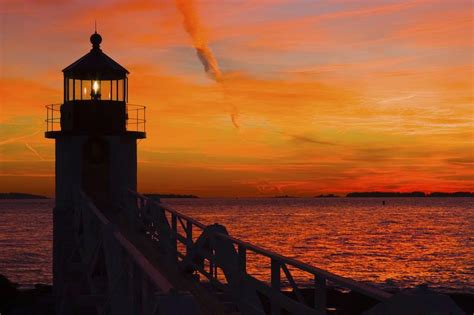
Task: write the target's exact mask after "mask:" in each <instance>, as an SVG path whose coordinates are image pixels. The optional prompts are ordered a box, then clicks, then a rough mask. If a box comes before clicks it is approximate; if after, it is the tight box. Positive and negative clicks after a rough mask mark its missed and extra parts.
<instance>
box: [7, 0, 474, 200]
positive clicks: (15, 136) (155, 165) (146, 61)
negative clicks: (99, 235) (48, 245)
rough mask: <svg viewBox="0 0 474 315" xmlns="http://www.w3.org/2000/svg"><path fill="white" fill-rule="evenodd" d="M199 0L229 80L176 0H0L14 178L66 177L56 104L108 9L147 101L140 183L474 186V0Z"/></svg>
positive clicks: (229, 189)
mask: <svg viewBox="0 0 474 315" xmlns="http://www.w3.org/2000/svg"><path fill="white" fill-rule="evenodd" d="M183 1H184V0H181V2H183ZM196 8H197V10H198V14H199V18H200V20H201V24H202V26H203V30H202V34H200V35H201V36H203V37H204V38H205V39H207V40H208V42H209V47H210V48H211V50H212V51H213V53H214V56H215V58H216V60H217V62H218V64H219V66H220V70H221V71H222V83H216V82H215V81H214V80H212V78H210V77H209V76H208V75H206V73H205V72H204V71H203V67H202V65H201V63H200V62H199V59H198V58H197V56H196V53H195V51H194V49H193V47H192V40H191V38H190V37H189V35H188V34H187V33H186V31H185V29H184V27H183V23H182V17H181V15H180V12H179V10H177V8H176V6H175V1H174V0H166V1H165V0H161V1H158V0H157V1H147V0H137V1H82V0H81V1H80V0H36V1H33V0H32V1H26V0H0V22H1V23H0V45H1V46H0V81H1V82H0V124H1V125H0V191H22V192H32V193H42V194H48V195H52V194H53V193H54V142H53V141H52V140H46V139H44V134H43V132H44V129H45V123H44V119H45V116H46V112H45V109H44V105H45V104H49V103H59V102H61V101H62V99H61V97H62V72H61V70H62V69H63V68H64V67H66V66H67V65H69V64H70V63H72V62H73V61H75V60H76V59H78V58H79V57H81V56H82V55H84V54H85V53H87V52H88V51H89V49H90V43H89V36H90V34H91V33H92V32H93V25H94V19H97V21H98V30H99V33H101V35H102V37H103V43H102V48H103V50H104V51H105V52H106V53H107V54H108V55H109V56H111V57H112V58H114V59H115V60H116V61H118V62H119V63H120V64H122V65H124V66H125V67H126V68H127V69H128V70H129V71H130V72H131V74H130V77H129V78H130V86H129V92H130V97H129V101H130V103H133V104H145V105H147V119H148V122H147V135H148V138H147V139H145V140H142V141H140V143H139V174H138V176H139V190H140V191H142V192H162V193H192V194H197V195H199V196H265V195H269V196H272V195H280V194H289V195H297V196H313V195H315V194H320V193H345V192H349V191H367V190H387V191H412V190H421V191H425V192H430V191H459V190H462V191H473V190H474V168H473V164H474V129H473V127H474V126H473V123H474V112H473V108H474V107H473V94H474V92H473V90H474V88H473V83H474V82H473V41H474V40H473V31H472V30H473V7H472V2H471V1H461V0H453V1H434V0H413V1H371V0H370V1H369V0H365V1H364V0H361V1H352V0H331V1H311V0H299V1H298V0H258V1H257V0H253V1H250V0H247V1H244V0H233V1H218V0H215V1H214V0H212V1H209V0H208V1H196ZM232 117H234V121H232ZM236 126H238V128H237V127H236Z"/></svg>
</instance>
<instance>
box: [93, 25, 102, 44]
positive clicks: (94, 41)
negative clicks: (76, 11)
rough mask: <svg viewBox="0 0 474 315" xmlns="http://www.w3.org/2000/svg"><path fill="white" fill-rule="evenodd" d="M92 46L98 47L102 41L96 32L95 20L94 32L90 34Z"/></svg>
mask: <svg viewBox="0 0 474 315" xmlns="http://www.w3.org/2000/svg"><path fill="white" fill-rule="evenodd" d="M90 40H91V43H92V48H95V49H99V48H100V43H102V36H100V35H99V34H98V33H97V21H95V32H94V34H92V35H91V39H90Z"/></svg>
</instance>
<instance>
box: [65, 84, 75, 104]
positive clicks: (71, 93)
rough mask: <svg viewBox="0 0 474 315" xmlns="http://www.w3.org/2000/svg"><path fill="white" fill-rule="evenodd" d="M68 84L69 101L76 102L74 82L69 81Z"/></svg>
mask: <svg viewBox="0 0 474 315" xmlns="http://www.w3.org/2000/svg"><path fill="white" fill-rule="evenodd" d="M67 84H68V93H67V100H68V101H72V100H74V80H73V79H69V80H68V83H67Z"/></svg>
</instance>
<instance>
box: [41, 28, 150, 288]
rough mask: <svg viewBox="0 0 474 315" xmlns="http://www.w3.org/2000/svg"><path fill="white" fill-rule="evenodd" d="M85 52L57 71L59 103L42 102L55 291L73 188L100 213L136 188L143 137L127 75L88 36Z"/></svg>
mask: <svg viewBox="0 0 474 315" xmlns="http://www.w3.org/2000/svg"><path fill="white" fill-rule="evenodd" d="M90 42H91V44H92V48H91V50H90V51H89V52H88V53H87V54H86V55H84V56H83V57H81V58H79V59H78V60H77V61H75V62H73V63H72V64H71V65H69V66H68V67H66V68H65V69H64V70H63V74H64V99H63V102H62V104H54V105H47V106H46V108H47V118H46V124H47V128H46V132H45V137H46V138H49V139H54V140H55V150H56V165H55V169H56V206H55V208H54V210H53V286H54V291H55V293H56V294H61V292H62V287H63V284H64V282H65V281H66V280H65V277H66V276H65V275H66V274H67V272H68V271H67V270H66V269H67V268H66V267H65V266H66V265H67V262H66V260H67V259H68V258H70V257H71V256H72V255H74V252H73V251H74V247H75V246H74V235H73V232H72V231H73V227H72V222H73V207H74V201H75V199H76V198H77V194H78V193H79V192H81V191H82V192H83V193H84V194H86V195H87V196H88V197H89V198H90V200H92V202H93V203H94V204H95V205H96V206H97V207H98V208H99V209H100V210H101V211H102V212H103V213H104V214H106V215H107V213H111V212H113V211H116V210H117V208H118V205H119V203H120V200H121V197H122V196H123V194H124V192H126V191H127V190H129V189H130V190H134V191H136V190H137V141H138V140H139V139H144V138H145V137H146V132H145V106H139V105H131V104H128V96H129V93H128V74H129V72H128V71H127V69H125V68H124V67H123V66H121V65H120V64H118V63H117V62H116V61H114V60H113V59H112V58H110V57H109V56H107V55H106V54H105V53H104V52H103V51H102V49H101V43H102V37H101V36H100V35H99V34H98V33H97V32H95V33H94V34H92V36H91V37H90Z"/></svg>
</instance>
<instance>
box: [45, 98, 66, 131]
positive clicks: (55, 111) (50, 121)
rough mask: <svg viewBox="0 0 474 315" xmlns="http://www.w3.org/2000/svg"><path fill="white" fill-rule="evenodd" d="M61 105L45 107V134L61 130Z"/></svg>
mask: <svg viewBox="0 0 474 315" xmlns="http://www.w3.org/2000/svg"><path fill="white" fill-rule="evenodd" d="M61 105H62V104H49V105H46V106H45V107H46V120H45V122H46V132H49V131H60V130H61Z"/></svg>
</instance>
